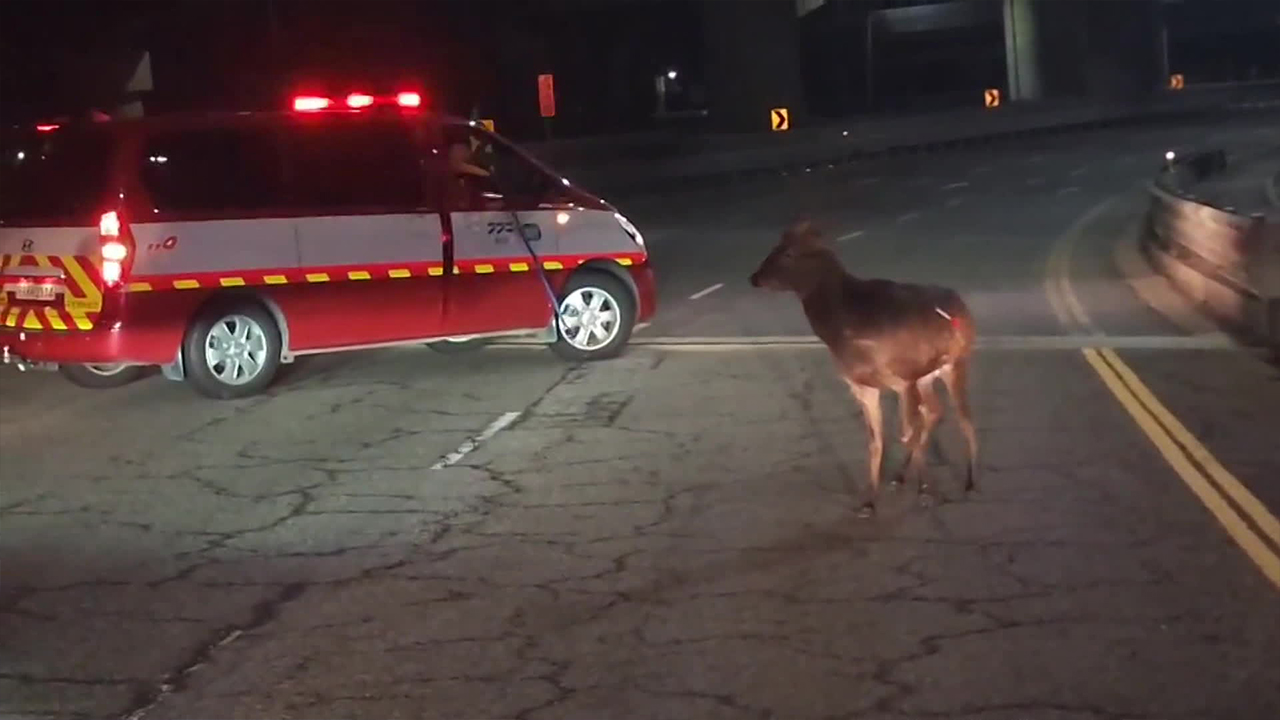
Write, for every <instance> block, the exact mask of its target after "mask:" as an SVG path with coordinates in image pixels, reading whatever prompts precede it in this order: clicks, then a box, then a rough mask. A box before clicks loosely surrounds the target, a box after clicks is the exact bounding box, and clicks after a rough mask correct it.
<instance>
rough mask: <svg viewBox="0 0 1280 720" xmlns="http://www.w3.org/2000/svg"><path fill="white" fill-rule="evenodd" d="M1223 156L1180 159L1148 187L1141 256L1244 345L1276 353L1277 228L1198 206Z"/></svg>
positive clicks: (1224, 163) (1224, 162) (1222, 167)
mask: <svg viewBox="0 0 1280 720" xmlns="http://www.w3.org/2000/svg"><path fill="white" fill-rule="evenodd" d="M1229 164H1230V159H1229V157H1228V156H1227V154H1226V152H1225V151H1223V150H1209V151H1203V152H1198V153H1194V154H1191V155H1188V156H1186V157H1185V158H1180V159H1178V160H1176V161H1175V163H1173V165H1172V166H1171V167H1167V168H1166V169H1165V170H1164V171H1162V172H1161V174H1160V176H1159V177H1158V178H1157V179H1156V180H1155V181H1154V182H1152V183H1151V186H1150V196H1151V200H1150V205H1149V207H1148V210H1147V222H1146V223H1145V230H1144V232H1143V237H1142V249H1143V251H1144V253H1145V254H1146V255H1147V259H1148V260H1149V261H1150V262H1151V263H1152V265H1153V266H1154V267H1155V268H1156V269H1157V270H1159V271H1160V272H1161V273H1162V274H1163V275H1164V276H1165V277H1166V278H1168V279H1169V280H1170V281H1171V282H1172V284H1173V285H1174V287H1175V288H1176V289H1177V290H1178V291H1179V292H1181V293H1182V294H1183V295H1185V296H1187V297H1188V298H1190V299H1191V300H1192V301H1193V302H1195V303H1197V304H1199V305H1200V306H1201V307H1203V308H1205V309H1206V310H1207V311H1208V312H1209V313H1210V314H1211V315H1213V316H1214V317H1215V318H1217V319H1218V320H1219V321H1220V322H1222V323H1224V324H1225V325H1227V326H1228V327H1230V328H1231V329H1233V330H1236V331H1238V332H1239V334H1241V335H1242V336H1244V337H1245V338H1247V339H1251V340H1257V341H1260V342H1261V343H1263V344H1267V345H1270V346H1272V347H1274V348H1277V349H1280V224H1277V223H1274V222H1268V221H1267V219H1266V217H1265V216H1264V215H1263V214H1261V213H1258V214H1251V215H1244V214H1241V213H1238V212H1234V211H1232V210H1228V209H1225V208H1219V207H1215V206H1214V205H1212V204H1210V203H1208V202H1206V201H1204V200H1202V199H1200V198H1197V197H1196V195H1195V193H1194V186H1195V184H1196V183H1200V182H1204V181H1205V180H1208V179H1210V178H1212V177H1213V176H1215V175H1219V174H1221V173H1223V172H1225V171H1226V170H1227V168H1228V166H1229Z"/></svg>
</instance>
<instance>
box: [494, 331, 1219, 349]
mask: <svg viewBox="0 0 1280 720" xmlns="http://www.w3.org/2000/svg"><path fill="white" fill-rule="evenodd" d="M630 344H632V345H635V346H636V347H646V348H651V349H654V350H672V351H689V352H712V351H729V350H761V349H776V350H786V349H823V348H825V347H826V346H825V345H823V344H822V341H821V340H818V339H817V338H815V337H814V336H812V335H761V336H751V335H731V336H724V337H696V336H690V337H675V336H659V337H650V338H635V339H633V340H632V341H631V343H630ZM976 346H977V347H978V348H980V349H983V350H1080V349H1081V348H1113V349H1116V350H1123V349H1129V350H1232V351H1239V349H1240V346H1239V345H1237V344H1236V343H1235V341H1233V340H1232V339H1231V338H1230V337H1229V336H1227V335H1223V334H1221V333H1210V334H1202V335H1130V336H1124V335H1089V334H1075V335H986V336H979V337H978V340H977V343H976ZM490 347H494V348H506V349H512V350H514V349H520V348H524V349H530V348H536V349H542V348H544V347H546V346H545V344H544V343H536V342H529V341H517V340H513V341H509V342H501V343H494V344H493V345H491V346H490Z"/></svg>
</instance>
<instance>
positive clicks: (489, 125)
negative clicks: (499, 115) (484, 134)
mask: <svg viewBox="0 0 1280 720" xmlns="http://www.w3.org/2000/svg"><path fill="white" fill-rule="evenodd" d="M476 122H478V123H480V125H481V126H483V127H484V129H485V130H488V131H489V132H493V120H490V119H489V118H480V119H479V120H476Z"/></svg>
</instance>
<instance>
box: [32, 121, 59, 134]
mask: <svg viewBox="0 0 1280 720" xmlns="http://www.w3.org/2000/svg"><path fill="white" fill-rule="evenodd" d="M60 127H62V126H61V125H59V124H58V123H41V124H39V125H37V126H36V132H53V131H54V130H57V129H58V128H60Z"/></svg>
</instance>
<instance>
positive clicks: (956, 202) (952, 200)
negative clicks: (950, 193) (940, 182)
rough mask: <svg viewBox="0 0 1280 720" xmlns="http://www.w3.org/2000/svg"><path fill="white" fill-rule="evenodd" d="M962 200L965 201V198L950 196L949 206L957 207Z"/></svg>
mask: <svg viewBox="0 0 1280 720" xmlns="http://www.w3.org/2000/svg"><path fill="white" fill-rule="evenodd" d="M962 202H964V198H962V197H953V198H949V199H948V200H947V207H955V206H957V205H959V204H960V203H962Z"/></svg>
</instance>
